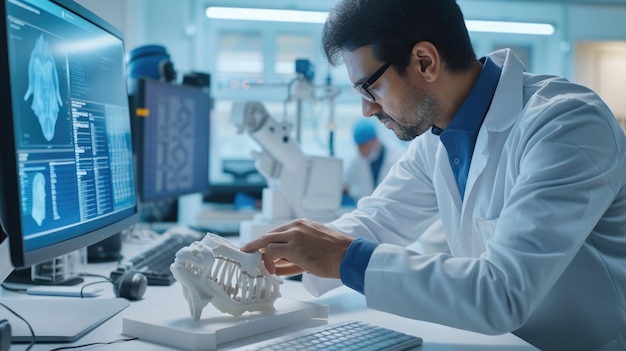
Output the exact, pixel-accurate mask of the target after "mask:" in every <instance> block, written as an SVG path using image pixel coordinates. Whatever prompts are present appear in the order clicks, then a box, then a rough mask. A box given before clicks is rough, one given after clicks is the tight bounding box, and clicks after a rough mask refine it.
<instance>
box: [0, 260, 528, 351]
mask: <svg viewBox="0 0 626 351" xmlns="http://www.w3.org/2000/svg"><path fill="white" fill-rule="evenodd" d="M114 267H115V264H114V263H113V264H111V263H108V264H107V263H101V264H90V265H88V268H87V273H94V274H102V275H107V276H108V274H109V272H110V271H111V269H113V268H114ZM92 279H95V280H98V278H87V281H92ZM281 294H282V296H283V297H286V298H291V299H299V300H302V301H310V302H316V303H320V304H325V305H328V306H329V319H328V322H329V323H334V322H339V321H343V320H362V321H365V322H368V323H371V324H375V325H379V326H382V327H386V328H390V329H394V330H397V331H401V332H404V333H407V334H412V335H417V336H420V337H422V338H423V339H424V343H423V345H422V346H421V347H419V348H416V350H422V351H437V350H454V351H457V350H459V351H461V350H467V351H489V350H493V351H495V350H507V351H523V350H524V351H525V350H537V349H536V348H534V347H533V346H531V345H529V344H528V343H526V342H524V341H523V340H521V339H519V338H518V337H516V336H515V335H513V334H504V335H498V336H490V335H483V334H478V333H473V332H468V331H464V330H459V329H455V328H450V327H446V326H442V325H438V324H434V323H428V322H422V321H417V320H412V319H407V318H404V317H398V316H395V315H392V314H388V313H385V312H380V311H375V310H371V309H368V308H367V307H366V304H365V298H364V297H363V296H362V295H361V294H359V293H356V292H354V291H353V290H351V289H349V288H346V287H342V288H339V289H336V290H334V291H331V292H329V293H327V294H326V295H323V296H321V297H319V298H315V297H312V296H311V295H309V294H308V293H307V292H306V291H305V290H304V288H303V286H302V284H301V283H300V282H296V281H291V280H285V282H284V284H283V285H282V286H281ZM0 297H7V298H8V297H23V298H29V299H33V300H35V299H37V297H35V296H29V295H23V294H18V293H13V292H9V291H6V290H2V291H0ZM102 297H114V295H113V291H112V289H111V288H110V287H108V288H106V289H105V294H103V295H102ZM46 298H48V297H46ZM59 298H61V299H74V297H59ZM170 299H183V296H182V290H181V288H180V285H179V284H178V283H175V284H173V285H171V286H166V287H161V286H148V289H147V290H146V293H145V295H144V297H143V299H142V300H140V301H135V302H131V303H130V306H129V307H127V308H126V309H124V310H123V311H121V312H120V313H118V314H117V315H115V316H113V317H112V318H111V319H109V320H108V321H106V322H105V323H104V324H102V325H100V326H99V327H98V328H96V329H95V330H93V331H92V332H90V333H88V334H87V335H85V336H84V337H82V338H81V339H79V340H77V341H76V342H74V343H71V344H39V345H35V347H33V348H32V350H33V351H38V350H39V351H41V350H51V349H53V348H55V347H62V346H74V345H83V344H88V343H93V342H107V341H114V340H117V339H122V338H127V336H125V335H123V334H122V318H123V316H124V315H128V314H137V313H142V312H144V311H152V310H154V309H158V308H159V305H161V304H167V303H168V300H170ZM86 312H87V311H86ZM87 313H88V312H87ZM50 321H51V322H52V323H54V316H50ZM305 324H306V323H305ZM314 325H319V323H316V322H311V323H308V324H306V325H298V326H293V327H289V328H287V330H284V329H283V330H279V331H274V332H271V333H267V334H263V335H260V336H256V337H251V338H248V339H244V340H239V341H235V342H232V343H229V344H225V345H222V346H220V347H218V350H230V349H232V348H235V347H239V346H244V345H246V344H247V343H249V342H257V341H261V340H264V339H266V338H269V337H276V336H280V335H284V334H286V333H288V332H289V330H296V329H300V328H302V327H304V326H314ZM27 346H28V344H13V345H12V346H11V349H10V350H11V351H19V350H25V349H26V347H27ZM86 349H88V350H107V351H108V350H116V351H117V350H129V351H163V350H174V349H172V348H169V347H165V346H161V345H157V344H153V343H149V342H145V341H141V340H134V341H129V342H123V343H117V344H112V345H104V346H95V347H89V348H86Z"/></svg>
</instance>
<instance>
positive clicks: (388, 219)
mask: <svg viewBox="0 0 626 351" xmlns="http://www.w3.org/2000/svg"><path fill="white" fill-rule="evenodd" d="M434 137H435V136H434V135H431V134H430V133H427V134H426V135H423V136H420V137H418V138H417V139H415V140H414V141H413V142H411V144H410V145H409V148H408V150H407V152H406V153H404V154H403V155H402V156H400V157H399V159H398V162H396V163H394V165H393V166H391V169H390V171H389V172H388V174H387V176H386V177H385V178H384V179H383V181H382V182H381V184H380V185H379V186H378V187H377V188H376V189H375V190H374V192H373V193H372V195H371V196H367V197H364V198H362V199H361V200H360V201H359V202H358V206H357V209H356V210H354V211H352V212H350V213H347V214H345V215H343V216H342V217H340V218H339V219H337V220H335V221H333V222H331V223H328V225H329V226H330V227H332V228H334V229H336V230H338V231H340V232H343V233H346V234H348V235H351V236H354V237H362V238H366V239H370V240H373V241H375V242H387V243H395V244H397V245H401V246H407V245H409V244H412V243H414V242H415V240H416V239H417V238H419V237H420V235H421V234H422V233H424V232H425V231H426V230H427V229H428V228H429V227H430V225H431V224H432V223H433V222H435V220H436V219H437V218H438V209H437V203H436V199H435V195H434V189H433V186H432V181H431V175H430V174H431V172H432V171H430V170H431V169H433V168H434V167H433V166H432V163H433V162H434V155H435V153H436V149H437V145H438V140H436V139H434ZM425 148H426V149H428V150H425ZM420 150H421V151H420ZM416 175H417V176H416ZM302 282H303V285H304V287H305V289H306V290H307V291H308V292H309V293H310V294H312V295H314V296H320V295H322V294H324V293H326V292H328V291H330V290H333V289H335V288H338V287H340V286H341V285H342V284H341V280H339V279H327V278H319V277H317V276H315V275H312V274H308V273H304V274H303V277H302Z"/></svg>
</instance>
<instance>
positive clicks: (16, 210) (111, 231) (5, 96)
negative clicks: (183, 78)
mask: <svg viewBox="0 0 626 351" xmlns="http://www.w3.org/2000/svg"><path fill="white" fill-rule="evenodd" d="M49 1H50V2H52V3H54V4H57V5H58V6H61V7H63V8H65V9H67V10H68V11H70V12H72V13H75V14H76V15H77V16H80V17H82V18H83V19H85V20H87V21H89V22H90V23H92V24H94V25H96V26H98V27H100V28H101V29H103V30H104V31H106V32H108V33H110V34H111V35H113V36H115V37H116V38H118V39H120V40H121V42H122V45H124V38H123V34H122V32H121V31H119V30H118V29H117V28H115V27H113V26H112V25H110V24H108V23H107V22H105V21H104V20H102V19H101V18H99V17H98V16H97V15H95V14H94V13H93V12H91V11H89V10H88V9H86V8H85V7H83V6H81V5H80V4H78V3H76V2H74V1H70V0H49ZM8 2H9V0H4V1H3V4H2V6H1V7H0V16H2V18H3V25H1V26H0V27H1V28H0V50H2V52H3V54H2V55H0V106H3V107H5V109H7V110H8V111H13V102H12V99H11V82H10V69H9V54H8V45H9V41H8V38H7V23H6V18H7V4H8ZM124 70H125V67H124ZM124 81H125V78H124ZM124 88H126V84H124ZM11 113H12V112H11ZM129 123H130V106H129ZM0 126H2V128H0V140H2V141H3V143H2V148H0V167H1V172H0V184H2V187H0V224H1V225H2V230H3V231H4V232H5V233H6V234H7V236H8V238H9V242H10V251H11V261H12V263H13V266H14V267H15V268H25V267H29V266H32V265H34V264H37V263H41V262H44V261H48V260H51V259H53V258H55V257H58V256H62V255H64V254H67V253H70V252H72V251H75V250H78V249H81V248H84V247H87V246H89V245H92V244H95V243H97V242H99V241H102V240H104V239H106V238H108V237H111V236H113V235H115V234H117V233H120V232H121V231H122V230H123V229H126V228H128V227H129V226H130V225H132V224H134V223H136V222H137V221H138V219H139V210H138V204H137V202H138V201H137V198H136V197H135V204H134V206H132V207H129V208H128V209H126V210H124V211H121V212H119V213H118V214H117V215H118V216H119V217H120V218H119V219H118V220H117V221H115V222H113V223H107V221H110V220H111V219H110V218H109V217H107V218H105V219H97V220H94V221H92V222H88V223H82V224H79V225H77V226H76V227H75V229H76V230H79V231H80V230H86V231H85V232H84V233H83V234H82V235H79V236H76V237H73V238H71V239H68V240H64V241H61V242H58V243H55V244H52V245H49V246H45V247H41V248H38V249H34V250H30V251H26V250H25V245H24V240H23V235H22V220H21V211H20V205H19V204H20V191H19V177H18V169H17V167H18V162H17V153H16V145H15V137H14V130H15V126H14V123H13V118H8V117H3V118H2V120H1V121H0ZM130 147H131V148H132V145H130ZM131 151H132V150H131ZM133 168H134V165H133ZM133 172H136V169H133ZM136 183H137V181H136V179H135V188H136V186H137V184H136ZM93 226H96V227H97V228H95V229H94V228H91V227H93Z"/></svg>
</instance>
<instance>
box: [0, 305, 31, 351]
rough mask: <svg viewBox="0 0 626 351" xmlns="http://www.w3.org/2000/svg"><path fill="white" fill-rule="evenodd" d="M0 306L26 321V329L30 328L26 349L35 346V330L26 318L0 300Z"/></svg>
mask: <svg viewBox="0 0 626 351" xmlns="http://www.w3.org/2000/svg"><path fill="white" fill-rule="evenodd" d="M0 306H2V307H4V308H6V309H7V310H8V311H9V312H11V313H13V314H14V315H15V317H17V318H19V319H21V320H23V321H24V323H26V326H28V330H30V345H28V347H27V348H26V351H28V350H30V349H32V348H33V346H35V331H34V330H33V327H32V326H31V325H30V323H28V321H27V320H26V319H24V317H22V316H20V315H19V313H17V312H15V311H13V310H12V309H11V308H9V306H7V305H5V304H3V303H2V302H0Z"/></svg>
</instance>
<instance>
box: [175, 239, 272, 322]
mask: <svg viewBox="0 0 626 351" xmlns="http://www.w3.org/2000/svg"><path fill="white" fill-rule="evenodd" d="M170 270H171V271H172V273H173V275H174V278H176V280H177V281H178V282H180V284H181V285H182V287H183V296H184V297H185V300H187V304H188V305H189V311H190V313H191V316H192V317H193V318H194V319H195V320H199V319H200V316H201V314H202V309H203V308H204V307H205V306H206V305H207V304H208V303H209V302H211V303H212V304H213V305H214V306H215V307H216V308H217V309H218V310H220V311H221V312H224V313H229V314H231V315H233V316H239V315H241V314H242V313H244V312H245V311H274V301H276V299H277V298H279V297H280V292H279V289H278V288H279V285H280V284H282V282H283V281H282V279H280V278H279V277H278V276H276V275H271V274H269V272H268V271H267V269H266V268H265V265H264V264H263V261H262V260H261V253H260V252H258V251H257V252H254V253H246V252H242V251H240V250H239V249H238V248H237V247H236V246H234V245H233V244H231V243H230V242H228V241H226V240H225V239H223V238H222V237H220V236H217V235H215V234H212V233H208V234H207V235H206V236H205V237H204V238H203V239H202V240H201V241H196V242H193V243H192V244H191V245H189V246H187V247H184V248H182V249H180V250H179V251H178V252H177V253H176V260H175V261H174V263H173V264H172V265H171V266H170Z"/></svg>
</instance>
